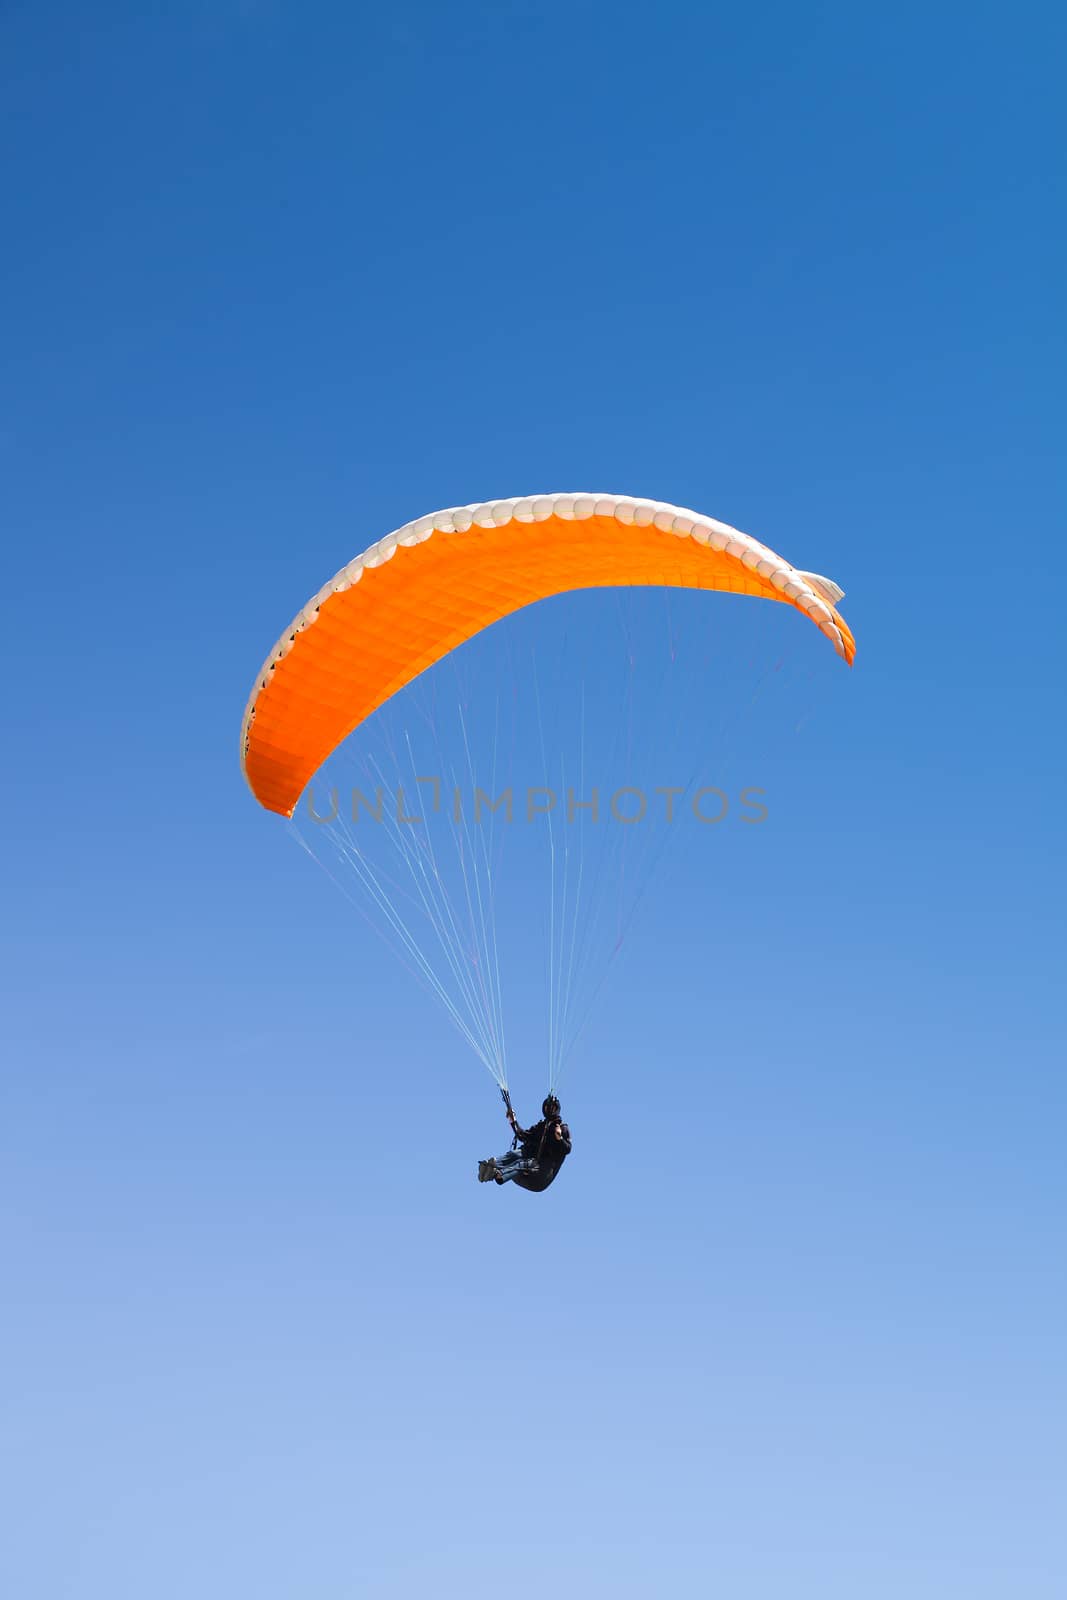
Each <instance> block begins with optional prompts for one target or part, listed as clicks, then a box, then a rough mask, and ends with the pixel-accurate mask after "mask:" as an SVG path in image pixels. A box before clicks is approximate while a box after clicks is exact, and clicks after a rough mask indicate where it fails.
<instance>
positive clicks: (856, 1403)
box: [0, 0, 1067, 1600]
mask: <svg viewBox="0 0 1067 1600" xmlns="http://www.w3.org/2000/svg"><path fill="white" fill-rule="evenodd" d="M1063 32H1064V30H1063V23H1062V12H1061V9H1060V8H1058V7H1053V6H1051V5H1048V6H1043V5H1034V4H1023V5H1013V6H1007V5H984V4H978V5H974V4H967V5H963V4H946V5H936V4H935V5H928V4H924V5H917V4H911V3H905V4H903V5H895V6H893V7H889V8H886V7H875V6H872V5H855V4H828V5H821V6H816V7H807V6H793V5H780V4H766V5H762V6H750V7H740V6H732V7H724V6H720V5H712V4H709V5H697V4H690V5H678V4H669V3H668V4H664V5H657V6H654V7H652V6H639V7H638V6H631V5H627V4H612V5H593V4H583V3H581V0H569V3H568V4H566V5H562V4H546V5H533V4H511V3H506V0H505V3H499V4H492V5H488V4H486V5H475V4H458V5H447V6H446V5H439V6H432V5H419V4H402V5H401V4H397V5H390V6H384V7H379V8H374V9H371V8H369V7H363V6H357V5H349V6H346V5H331V4H321V5H319V4H311V5H304V6H300V7H298V6H295V5H291V4H284V3H280V0H279V3H274V4H269V3H264V4H255V3H252V0H248V3H244V4H240V3H236V0H235V3H233V4H226V3H207V0H203V3H187V4H180V5H171V6H166V5H163V6H153V7H144V6H138V5H124V4H100V5H96V6H92V7H88V8H87V7H85V6H75V5H69V4H68V5H62V4H47V3H44V4H38V5H29V4H25V3H22V4H20V3H14V4H8V5H7V6H5V7H4V8H3V15H2V18H0V105H2V107H3V113H2V115H3V128H4V145H3V152H4V153H3V213H2V215H3V244H2V248H0V281H2V304H3V322H4V334H3V363H2V365H3V379H2V384H3V395H2V401H3V413H2V418H0V478H2V490H0V493H2V502H0V515H2V521H3V534H2V550H3V566H4V574H5V596H6V601H7V633H6V658H7V671H6V673H5V678H4V702H5V709H4V729H5V753H6V768H7V773H6V776H7V782H6V784H5V793H4V801H3V806H4V814H5V818H6V824H7V825H6V830H5V831H6V848H5V851H4V880H5V892H4V903H5V907H6V911H7V915H6V916H5V918H4V924H3V934H2V937H3V960H2V983H3V988H4V992H5V993H4V1021H3V1033H4V1058H5V1061H4V1070H3V1089H2V1097H3V1098H2V1107H0V1185H2V1190H3V1204H2V1215H0V1239H2V1273H3V1280H2V1296H3V1309H2V1315H0V1352H2V1358H3V1359H2V1364H0V1373H2V1376H0V1388H2V1397H0V1409H2V1414H3V1436H4V1445H3V1452H2V1461H0V1503H2V1505H3V1521H4V1523H5V1525H6V1526H5V1530H4V1535H3V1538H2V1540H0V1588H2V1589H3V1591H4V1593H6V1594H10V1595H12V1596H17V1597H18V1600H145V1597H146V1596H151V1600H189V1597H190V1596H196V1597H197V1600H232V1597H233V1596H235V1595H244V1594H248V1595H252V1594H254V1595H255V1596H256V1597H257V1600H307V1597H308V1596H310V1595H314V1596H316V1597H317V1600H342V1597H343V1600H351V1597H356V1596H363V1595H373V1596H381V1597H384V1600H407V1597H410V1596H415V1595H422V1594H424V1593H426V1592H427V1590H428V1589H432V1591H433V1592H434V1593H436V1594H440V1595H468V1594H470V1593H472V1592H478V1591H481V1590H483V1589H486V1590H487V1589H488V1588H489V1587H490V1586H491V1587H492V1588H493V1589H494V1590H495V1589H496V1588H497V1587H498V1586H500V1585H503V1584H505V1583H506V1585H507V1592H508V1593H509V1594H511V1595H513V1596H515V1597H516V1600H526V1597H528V1596H534V1595H540V1594H542V1593H544V1592H546V1589H548V1588H551V1590H552V1592H553V1593H555V1594H559V1595H562V1596H569V1595H579V1594H581V1595H601V1594H605V1595H606V1594H610V1595H612V1596H618V1597H620V1600H624V1597H625V1600H629V1597H631V1596H633V1597H637V1596H652V1595H658V1594H663V1593H668V1592H669V1593H672V1594H676V1595H683V1596H694V1597H703V1596H707V1595H717V1594H721V1595H723V1596H729V1597H730V1600H780V1597H782V1596H783V1595H789V1596H809V1595H810V1596H817V1597H819V1600H856V1597H857V1596H862V1597H863V1600H899V1597H900V1596H901V1595H907V1596H908V1597H909V1600H927V1597H929V1600H935V1597H936V1600H946V1597H949V1596H952V1597H956V1596H959V1597H961V1600H962V1597H966V1600H986V1597H988V1600H994V1597H995V1600H1003V1597H1004V1596H1005V1595H1009V1594H1011V1595H1018V1596H1025V1597H1026V1600H1052V1597H1053V1596H1057V1597H1058V1596H1062V1594H1063V1593H1064V1589H1065V1585H1067V1549H1065V1544H1067V1539H1065V1533H1064V1517H1063V1510H1064V1504H1065V1499H1067V1460H1065V1448H1064V1438H1065V1436H1067V1432H1065V1428H1067V1405H1065V1400H1067V1360H1065V1338H1067V1318H1065V1314H1064V1313H1065V1309H1067V1306H1065V1301H1067V1292H1065V1284H1064V1260H1063V1236H1064V1221H1065V1200H1067V1180H1065V1176H1064V1161H1063V1140H1064V1127H1065V1121H1064V1113H1065V1109H1067V1106H1065V1094H1064V1080H1063V1066H1062V1061H1063V1056H1064V1054H1065V1052H1064V1049H1063V1046H1064V1025H1063V956H1064V937H1063V922H1064V912H1063V896H1064V873H1063V843H1062V831H1061V818H1062V813H1063V802H1064V782H1063V778H1064V761H1063V742H1062V706H1061V703H1060V702H1061V699H1062V686H1063V668H1064V660H1063V626H1062V592H1063V578H1064V570H1063V568H1064V561H1063V546H1062V510H1063V496H1062V489H1063V481H1062V473H1061V472H1060V470H1059V468H1058V466H1057V460H1056V455H1057V450H1058V447H1059V446H1060V444H1061V442H1062V440H1061V435H1062V426H1063V385H1062V370H1063V357H1064V349H1063V345H1064V340H1063V319H1062V300H1061V285H1062V279H1063V269H1064V261H1063V250H1062V244H1063V222H1062V219H1063V199H1064V196H1063V191H1062V182H1061V181H1060V180H1059V177H1058V173H1059V172H1060V170H1061V158H1062V144H1063V134H1064V126H1063V116H1062V111H1061V104H1062V71H1063V48H1064V37H1063ZM574 488H591V489H598V490H612V491H617V492H622V493H631V494H637V495H649V496H652V497H654V498H659V499H665V500H670V501H673V502H676V503H678V504H682V505H691V506H695V507H697V508H698V509H700V510H702V511H705V512H707V513H709V514H711V515H714V516H718V517H721V518H723V519H725V520H727V521H731V522H734V523H735V524H737V525H739V526H741V527H743V528H745V529H748V530H749V531H751V532H753V533H755V534H757V535H758V536H760V537H762V538H764V539H766V540H767V541H768V542H769V543H770V544H772V545H774V546H776V547H777V548H779V549H781V550H783V552H784V553H785V554H786V555H787V556H788V557H789V558H790V559H792V560H794V561H795V562H796V563H797V564H799V565H802V566H805V567H810V568H813V569H815V570H817V571H822V572H826V573H829V574H830V575H832V576H833V577H835V578H837V579H838V580H839V581H840V582H841V583H842V584H843V585H844V587H845V588H846V590H847V591H848V598H847V600H846V602H845V605H844V610H845V614H846V615H847V617H848V619H849V621H850V623H851V624H852V626H853V628H854V630H855V632H856V635H857V638H858V641H859V647H860V654H859V658H858V661H857V665H856V668H855V671H854V672H853V673H851V674H849V673H848V672H847V671H846V670H845V669H844V667H843V666H841V664H840V663H838V662H836V661H835V660H834V658H833V657H832V655H831V654H830V652H829V649H828V647H827V646H826V644H825V641H823V640H822V639H820V637H819V635H818V634H817V632H816V631H815V630H814V629H812V628H810V626H808V625H806V624H805V623H804V622H803V621H802V620H801V619H800V618H798V617H796V616H795V615H794V614H792V613H789V612H787V611H786V610H785V609H784V608H771V607H767V608H765V609H766V612H767V613H768V615H771V614H772V613H773V616H774V618H775V621H774V622H773V623H772V624H768V626H773V627H775V628H777V627H780V628H781V630H782V631H781V638H782V639H783V640H785V639H787V638H788V641H789V648H790V650H791V651H793V652H795V655H794V656H793V658H792V659H793V660H794V661H795V662H797V663H799V666H798V668H797V670H798V672H800V673H803V672H806V671H809V670H810V672H811V673H812V674H813V675H814V676H813V680H812V681H813V682H816V683H817V688H818V694H817V695H816V696H815V700H816V701H817V704H816V705H815V708H814V712H813V714H812V715H811V716H809V717H807V718H806V720H805V721H804V725H803V733H802V736H801V735H798V736H797V737H795V738H791V739H790V740H786V741H783V742H782V743H780V744H779V743H774V742H773V741H771V740H770V739H768V741H767V743H766V746H765V754H766V757H767V760H768V762H770V763H771V765H769V766H768V767H767V768H766V769H765V770H767V771H768V772H770V773H771V776H772V780H773V800H774V804H773V808H772V811H771V815H770V816H769V818H768V822H767V824H766V825H765V826H764V828H763V829H762V830H761V831H757V832H754V833H753V834H752V835H746V836H745V837H744V838H742V836H741V835H740V833H735V834H734V835H731V836H729V837H728V836H726V835H720V836H719V842H718V844H717V846H716V850H715V851H711V850H710V849H709V850H704V849H696V850H694V851H693V853H692V854H691V855H690V856H688V857H687V858H686V861H685V872H684V873H683V874H681V875H680V876H679V875H676V876H675V878H674V880H673V882H674V885H675V887H674V890H673V891H672V892H671V893H665V894H662V895H660V896H658V897H657V898H655V899H654V903H650V905H649V908H648V915H647V918H646V919H645V921H644V923H643V927H642V930H641V933H640V935H639V938H638V940H637V943H636V945H635V948H634V949H633V950H632V951H630V952H629V954H628V956H627V958H626V959H627V962H628V965H626V966H625V967H624V968H623V969H622V971H623V980H622V981H621V982H619V983H617V984H616V986H615V987H614V989H613V990H612V992H611V996H610V1000H609V1001H608V1002H606V1003H605V1004H603V1005H602V1006H601V1008H600V1009H599V1011H598V1012H597V1014H596V1015H595V1017H594V1018H593V1021H592V1023H591V1025H590V1029H589V1031H588V1035H587V1038H586V1041H585V1046H584V1049H583V1051H582V1052H581V1056H580V1059H579V1060H577V1061H576V1063H575V1065H574V1067H573V1071H572V1073H571V1075H570V1077H569V1079H568V1081H567V1083H566V1085H565V1087H566V1096H565V1110H566V1113H567V1115H568V1118H569V1121H570V1123H571V1125H572V1128H573V1130H574V1136H575V1155H574V1157H573V1159H572V1160H571V1162H570V1163H569V1164H568V1166H567V1167H566V1169H565V1170H564V1173H563V1174H562V1176H561V1178H560V1181H559V1182H558V1183H557V1184H556V1186H555V1187H554V1189H553V1190H552V1191H551V1192H550V1193H549V1194H548V1195H546V1196H544V1197H543V1198H541V1199H536V1198H533V1197H529V1196H527V1195H524V1194H521V1193H518V1192H516V1191H514V1190H512V1189H507V1190H505V1191H502V1192H501V1191H499V1190H496V1189H486V1188H480V1187H479V1186H478V1185H477V1184H476V1183H475V1182H474V1177H473V1167H474V1163H475V1161H476V1160H477V1158H478V1157H480V1156H482V1155H485V1154H487V1153H488V1151H489V1150H490V1149H492V1148H493V1147H494V1146H497V1147H499V1146H500V1145H501V1143H502V1142H503V1140H502V1135H503V1134H504V1131H505V1130H504V1125H503V1122H502V1118H501V1116H500V1107H499V1103H498V1102H497V1101H496V1099H495V1090H494V1089H493V1086H492V1083H491V1081H490V1079H489V1078H488V1077H487V1076H486V1074H485V1073H484V1072H483V1071H482V1069H481V1068H480V1067H479V1066H478V1065H477V1063H476V1062H474V1060H473V1058H471V1057H470V1056H469V1055H468V1054H466V1053H465V1052H464V1049H463V1046H462V1045H461V1043H460V1042H459V1041H458V1040H457V1039H456V1038H455V1037H454V1036H453V1035H452V1034H451V1033H450V1032H449V1030H448V1029H447V1027H446V1026H445V1025H444V1024H443V1023H442V1020H441V1017H440V1015H439V1014H438V1012H437V1011H436V1010H435V1009H434V1008H433V1007H432V1006H431V1005H430V1004H429V1002H428V1001H427V1000H426V999H425V998H424V997H423V996H422V995H421V994H420V992H419V991H418V990H417V989H416V988H415V987H414V986H413V985H412V984H411V981H410V979H409V978H408V976H407V975H406V974H405V973H404V972H403V971H402V970H401V969H400V968H399V967H398V966H397V965H396V964H395V963H393V962H392V961H391V959H390V957H389V955H388V953H387V952H386V951H385V949H384V948H383V947H382V945H381V944H380V943H379V942H378V941H377V940H375V939H374V937H373V936H372V935H370V934H368V931H367V929H366V928H365V926H364V925H363V924H362V923H361V922H360V921H359V919H358V918H357V917H355V916H353V915H352V913H351V912H350V910H349V908H348V907H347V906H346V905H345V903H344V901H343V900H342V899H341V897H340V896H338V895H336V894H335V893H333V892H332V891H331V890H330V886H329V885H328V884H324V883H323V882H322V881H321V880H320V879H319V878H317V877H316V875H315V874H314V872H313V871H311V870H310V869H309V867H308V864H307V863H306V862H305V861H304V860H303V859H302V857H301V856H300V853H299V852H298V851H297V850H295V849H294V848H293V847H292V845H291V843H290V842H289V841H288V840H287V839H286V838H285V830H284V826H283V825H281V824H280V823H279V822H278V819H276V818H274V817H271V816H268V815H267V814H266V813H263V812H262V811H260V810H259V809H258V808H257V807H256V806H255V804H254V803H253V801H252V800H251V798H250V796H249V794H248V792H247V790H246V789H245V787H244V784H243V783H242V781H241V778H240V774H239V771H238V768H237V762H236V744H237V731H238V726H239V721H240V716H241V711H242V708H243V705H244V701H245V698H246V695H247V693H248V689H249V687H250V684H251V681H252V676H253V674H254V673H255V671H256V669H257V667H258V665H259V663H260V662H261V660H262V659H263V656H264V655H265V653H266V651H267V649H268V648H269V646H270V644H271V642H272V641H273V639H274V638H275V637H276V636H277V634H278V633H279V631H280V629H281V628H282V626H283V625H284V624H285V623H286V622H287V621H288V619H289V618H290V617H291V616H292V615H293V613H294V612H295V610H296V609H297V608H298V607H299V606H300V605H301V604H302V603H303V601H304V600H305V598H306V597H307V596H308V595H309V594H310V593H312V592H313V591H314V590H315V589H317V587H318V586H319V585H320V584H321V583H322V582H323V581H324V579H325V578H327V577H328V576H329V575H330V574H331V573H332V572H333V571H335V570H336V569H337V568H338V567H339V566H341V565H342V564H343V563H344V562H345V561H346V560H348V559H349V558H350V557H351V556H352V555H353V554H355V553H356V552H357V551H358V550H360V549H362V548H363V547H364V545H365V544H367V543H368V542H370V541H371V540H372V539H375V538H378V537H380V536H381V535H382V534H383V533H384V532H386V531H388V530H389V529H390V528H392V527H395V526H396V525H397V524H398V523H401V522H403V521H405V520H406V519H408V518H409V517H414V516H418V515H420V514H422V513H424V512H426V511H429V510H432V509H435V508H437V507H439V506H447V505H452V504H455V503H463V502H467V501H470V500H476V499H481V498H492V497H496V496H508V495H514V494H522V493H528V492H539V491H544V490H564V489H574ZM712 603H713V604H714V605H716V606H718V607H720V609H721V612H722V614H724V615H725V611H726V608H727V606H728V602H726V601H721V602H720V601H718V600H715V599H714V597H713V601H712ZM743 610H744V607H743V606H738V607H737V608H736V614H737V620H736V621H731V623H730V626H731V627H736V628H737V629H738V634H737V637H738V638H739V639H740V637H741V634H742V633H743V627H742V624H741V622H740V614H741V612H742V611H743ZM750 611H751V608H750ZM716 614H717V615H718V614H719V613H718V612H717V613H716ZM748 614H750V613H746V615H748ZM606 626H607V624H606V623H605V627H606ZM761 626H762V624H761ZM589 643H590V649H591V650H595V648H596V647H597V644H598V636H597V635H596V631H595V629H591V637H590V641H589ZM759 776H760V775H756V781H758V780H759ZM757 839H758V847H757V846H755V845H754V844H753V841H754V840H757ZM520 1078H521V1081H522V1086H523V1103H522V1104H520V1111H522V1112H524V1114H528V1113H529V1110H530V1107H531V1106H532V1103H533V1102H534V1100H535V1098H536V1097H538V1096H539V1094H540V1090H541V1085H540V1082H539V1080H538V1079H537V1077H536V1063H534V1064H533V1065H531V1066H530V1067H529V1068H528V1076H526V1077H522V1075H521V1073H518V1072H517V1079H520Z"/></svg>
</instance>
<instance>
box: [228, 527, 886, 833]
mask: <svg viewBox="0 0 1067 1600" xmlns="http://www.w3.org/2000/svg"><path fill="white" fill-rule="evenodd" d="M639 584H640V585H660V586H668V587H673V588H682V589H721V590H725V591H728V592H731V593H734V594H748V595H757V596H762V597H763V598H765V599H768V600H784V601H786V602H787V603H789V604H791V605H793V606H795V607H796V608H797V609H798V610H799V611H802V612H804V614H805V615H807V616H809V617H810V618H811V619H812V620H813V621H814V622H815V623H816V625H817V626H818V627H819V628H820V629H821V631H822V632H823V633H824V634H825V635H826V637H827V638H828V639H830V641H831V642H832V643H833V645H834V648H835V649H836V650H837V652H838V654H839V655H840V656H842V657H843V658H844V660H845V661H847V662H849V663H851V662H852V659H853V656H854V655H855V642H854V640H853V638H852V634H851V633H850V632H849V629H848V627H847V626H846V624H845V622H844V620H843V618H842V617H841V616H840V615H839V614H838V612H837V610H836V609H835V606H836V602H837V601H838V600H840V598H841V595H842V591H841V590H840V589H839V588H838V587H837V585H836V584H834V583H832V582H831V581H830V580H829V579H826V578H822V577H819V576H818V575H817V574H814V573H809V572H802V571H799V570H798V569H797V568H795V567H792V566H790V564H789V563H788V562H787V561H785V560H783V558H782V557H781V556H778V555H776V554H775V552H774V551H773V550H769V549H768V548H767V546H766V545H762V544H760V543H759V542H758V541H757V540H755V539H752V538H750V537H749V536H748V535H747V534H743V533H739V532H738V531H737V530H736V529H735V528H730V527H727V526H726V524H724V523H721V522H715V521H713V520H711V519H710V518H704V517H700V516H698V515H697V514H696V513H695V512H692V511H685V510H682V509H681V508H679V507H677V506H670V505H665V504H663V503H662V502H659V501H649V500H644V501H642V500H632V499H629V498H628V497H625V496H619V495H544V496H536V497H531V498H529V499H524V500H499V501H493V502H489V503H487V504H485V505H480V506H465V507H460V508H456V509H453V510H451V511H444V512H439V513H437V514H435V515H434V516H430V517H422V518H420V519H419V520H418V521H417V522H412V523H408V524H407V525H406V526H405V527H403V528H400V529H399V530H398V531H397V532H396V533H391V534H388V535H387V536H386V538H385V539H383V540H381V542H380V543H379V544H377V545H372V546H371V547H370V549H369V550H366V551H365V552H364V553H363V555H362V556H359V557H357V558H356V560H355V561H353V562H351V563H350V564H349V566H347V567H345V568H344V569H343V570H342V571H341V572H339V573H338V574H337V576H336V578H334V579H333V580H332V582H330V583H329V584H327V585H326V586H325V588H324V589H322V590H321V591H320V592H319V594H318V595H316V596H315V597H314V599H313V600H311V601H310V602H309V603H308V605H307V606H305V608H304V610H303V611H302V612H301V613H300V615H299V616H298V617H297V618H296V620H295V622H294V623H293V624H292V625H291V627H290V628H289V629H288V630H287V631H286V633H285V634H283V636H282V638H281V639H280V640H279V642H278V644H277V645H276V646H275V649H274V650H273V651H272V652H271V655H270V656H269V657H268V659H267V661H266V663H265V664H264V667H263V669H262V671H261V672H260V674H259V676H258V678H257V680H256V685H255V688H254V689H253V692H252V696H251V698H250V700H249V702H248V708H247V710H246V712H245V720H244V725H243V728H242V734H241V761H242V766H243V769H244V773H245V777H246V779H247V781H248V784H249V786H250V788H251V790H252V792H253V794H254V795H255V796H256V798H257V800H259V802H260V803H261V805H264V806H266V808H267V809H268V810H270V811H276V812H279V813H281V815H283V816H291V815H292V813H293V811H294V809H295V807H296V804H297V801H298V800H299V799H300V795H301V793H302V792H303V790H304V787H305V786H306V784H307V783H308V781H309V779H310V778H311V777H312V776H313V774H314V773H315V772H316V771H317V770H318V768H319V767H320V766H321V764H322V762H323V761H325V759H326V757H327V756H328V755H329V754H330V752H331V751H332V750H333V749H335V748H336V746H337V745H338V744H340V743H341V741H342V739H344V738H345V737H346V736H347V735H348V734H349V733H351V732H352V730H353V728H355V727H357V726H358V725H359V723H361V722H362V721H363V720H364V718H365V717H368V716H370V714H371V712H373V711H375V710H377V708H378V707H379V706H380V705H382V704H383V702H384V701H386V700H388V698H389V696H390V695H392V694H395V693H396V691H397V690H398V689H401V688H403V687H404V685H405V684H407V683H410V682H411V680H412V679H413V678H415V677H417V676H418V674H419V673H420V672H422V671H424V669H425V668H426V667H429V666H432V665H433V663H434V662H435V661H439V660H440V659H441V657H442V656H444V655H447V653H448V652H449V651H450V650H453V649H454V648H455V647H456V646H457V645H459V644H462V643H463V642H464V641H465V640H466V639H469V638H471V637H472V636H473V635H474V634H476V633H478V632H479V631H480V630H481V629H482V628H486V627H488V626H489V624H490V623H493V622H497V621H499V619H500V618H501V617H506V616H509V615H510V614H511V613H512V612H514V611H518V610H520V609H521V608H522V607H523V606H527V605H530V604H531V603H532V602H533V601H535V600H543V599H546V598H547V597H548V596H549V595H556V594H563V593H565V592H566V591H568V590H573V589H595V588H607V587H618V586H622V587H630V586H633V585H639Z"/></svg>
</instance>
